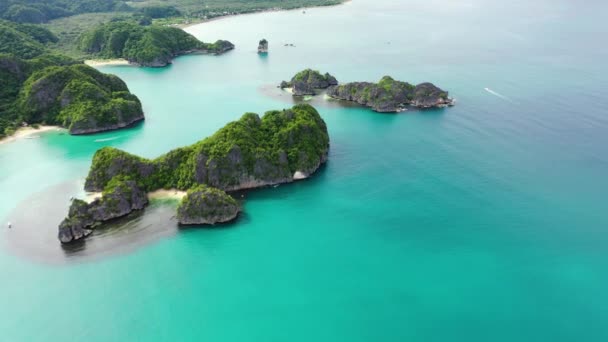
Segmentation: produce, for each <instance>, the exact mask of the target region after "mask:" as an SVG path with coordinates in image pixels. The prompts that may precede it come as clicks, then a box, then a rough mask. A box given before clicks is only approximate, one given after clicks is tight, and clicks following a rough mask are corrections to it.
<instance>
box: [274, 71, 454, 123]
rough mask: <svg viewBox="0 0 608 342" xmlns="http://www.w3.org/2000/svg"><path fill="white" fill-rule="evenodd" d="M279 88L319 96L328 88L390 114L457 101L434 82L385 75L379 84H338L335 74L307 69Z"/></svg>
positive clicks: (337, 95)
mask: <svg viewBox="0 0 608 342" xmlns="http://www.w3.org/2000/svg"><path fill="white" fill-rule="evenodd" d="M279 88H281V89H286V88H290V89H291V92H292V94H293V95H294V96H303V95H317V94H319V92H320V91H322V90H325V91H326V93H327V95H328V96H330V97H332V98H334V99H338V100H344V101H350V102H355V103H358V104H360V105H363V106H366V107H369V108H371V109H372V110H374V111H376V112H381V113H391V112H393V113H394V112H401V111H405V110H407V108H408V107H414V108H420V109H425V108H442V107H447V106H452V105H454V100H453V99H452V98H450V97H449V96H448V92H447V91H444V90H442V89H440V88H438V87H437V86H435V85H434V84H432V83H428V82H426V83H421V84H418V85H412V84H410V83H407V82H401V81H397V80H394V79H393V78H392V77H390V76H384V77H383V78H382V79H381V80H380V81H379V82H378V83H371V82H352V83H345V84H338V81H337V80H336V78H335V77H333V76H332V75H330V74H328V73H326V74H321V73H320V72H319V71H316V70H311V69H306V70H303V71H301V72H299V73H297V74H296V75H295V76H294V77H293V78H292V79H291V81H290V82H286V81H283V82H282V83H281V84H280V85H279Z"/></svg>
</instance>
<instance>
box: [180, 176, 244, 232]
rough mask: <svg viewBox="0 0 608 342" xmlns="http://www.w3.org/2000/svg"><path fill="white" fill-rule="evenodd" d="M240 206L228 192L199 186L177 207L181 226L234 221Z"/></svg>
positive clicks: (190, 191)
mask: <svg viewBox="0 0 608 342" xmlns="http://www.w3.org/2000/svg"><path fill="white" fill-rule="evenodd" d="M238 213H239V204H238V202H237V201H236V200H235V199H234V198H232V196H230V195H228V194H227V193H226V192H224V191H222V190H220V189H216V188H211V187H208V186H206V185H198V186H196V187H194V188H192V189H190V190H188V193H187V194H186V196H185V197H184V198H183V199H182V200H181V202H180V204H179V206H178V207H177V221H178V222H179V223H180V224H184V225H191V224H216V223H225V222H229V221H232V220H234V219H235V218H236V217H237V215H238Z"/></svg>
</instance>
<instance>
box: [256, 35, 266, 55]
mask: <svg viewBox="0 0 608 342" xmlns="http://www.w3.org/2000/svg"><path fill="white" fill-rule="evenodd" d="M258 53H259V54H267V53H268V41H267V40H266V39H262V40H260V42H259V43H258Z"/></svg>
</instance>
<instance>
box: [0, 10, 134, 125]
mask: <svg viewBox="0 0 608 342" xmlns="http://www.w3.org/2000/svg"><path fill="white" fill-rule="evenodd" d="M55 40H56V38H55V36H54V35H53V34H52V33H50V32H49V31H48V30H46V29H44V28H41V27H39V26H35V25H29V24H17V23H13V22H7V21H0V43H1V44H0V79H1V80H2V82H1V83H0V137H3V136H5V135H10V134H12V133H13V132H14V131H15V130H16V129H17V128H18V127H19V126H20V125H21V124H22V123H24V122H25V123H28V124H37V123H46V124H54V125H60V126H64V127H66V128H69V129H70V131H71V132H77V131H79V130H89V129H94V128H96V127H102V126H103V125H109V126H112V125H120V124H121V123H122V122H123V121H125V120H126V122H129V121H132V120H133V119H135V118H138V117H141V116H142V110H141V104H140V102H139V100H138V99H137V97H135V96H134V95H132V94H131V93H130V92H129V89H128V88H127V86H126V85H125V83H124V82H123V81H122V80H121V79H120V78H118V77H116V76H114V75H106V74H103V73H101V72H99V71H97V70H96V69H93V68H91V67H89V66H86V65H84V64H82V63H80V62H78V61H75V60H73V59H71V58H69V57H65V56H62V55H58V54H52V53H50V52H49V50H48V49H47V46H46V45H45V44H47V43H50V42H54V41H55Z"/></svg>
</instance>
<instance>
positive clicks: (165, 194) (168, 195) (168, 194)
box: [148, 189, 186, 201]
mask: <svg viewBox="0 0 608 342" xmlns="http://www.w3.org/2000/svg"><path fill="white" fill-rule="evenodd" d="M185 196H186V192H185V191H180V190H177V189H160V190H156V191H152V192H149V193H148V199H149V200H154V199H174V200H178V201H180V200H181V199H182V198H184V197H185Z"/></svg>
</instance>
